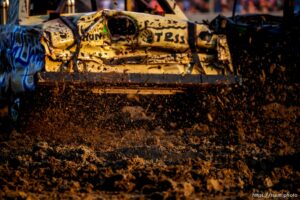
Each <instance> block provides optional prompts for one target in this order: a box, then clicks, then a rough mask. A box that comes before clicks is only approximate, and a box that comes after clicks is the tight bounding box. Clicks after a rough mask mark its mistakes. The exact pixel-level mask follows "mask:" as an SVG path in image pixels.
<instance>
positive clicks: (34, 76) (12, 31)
mask: <svg viewBox="0 0 300 200" xmlns="http://www.w3.org/2000/svg"><path fill="white" fill-rule="evenodd" d="M155 2H156V4H155V5H151V4H149V3H147V2H145V1H142V0H136V1H129V0H128V1H126V4H125V5H126V10H127V11H119V10H98V9H97V4H96V1H92V5H93V6H92V8H94V10H95V11H93V12H88V13H87V12H85V13H74V11H75V9H76V7H75V8H74V5H76V1H75V2H74V1H64V0H63V1H61V2H60V4H59V6H58V8H57V9H56V12H53V13H50V15H44V16H30V12H29V13H28V10H29V9H28V8H27V6H28V5H27V4H28V1H25V0H24V1H22V0H20V1H17V0H10V3H9V9H8V10H7V11H6V12H7V13H8V17H7V21H6V25H2V26H1V28H0V34H1V41H0V51H1V62H0V69H1V71H0V84H1V85H0V88H1V98H3V97H6V96H7V94H12V95H17V94H19V93H22V92H26V91H32V90H34V89H35V88H36V86H39V85H49V86H54V85H59V84H65V85H68V84H73V85H74V84H75V85H89V86H91V87H90V88H92V89H93V90H94V91H98V92H103V93H110V92H112V93H113V92H117V93H118V92H124V91H125V92H126V91H133V90H135V92H137V93H151V94H152V93H176V92H180V91H181V89H182V88H185V87H189V86H196V85H201V84H205V83H220V82H228V83H230V82H234V81H235V75H236V74H235V73H234V69H233V66H232V61H231V55H230V51H229V48H228V44H227V39H226V36H225V35H223V34H214V33H213V32H212V31H211V30H210V29H209V27H208V25H205V24H197V23H194V22H190V21H188V20H187V19H186V17H185V15H184V14H183V13H182V11H181V10H180V8H179V7H178V6H177V5H176V3H175V2H174V1H173V0H163V1H155ZM74 3H75V4H74ZM22 11H23V13H22ZM65 11H67V13H65V14H62V13H64V12H65ZM3 21H4V20H3ZM124 88H125V90H123V89H124ZM148 88H151V90H148ZM126 89H127V90H126Z"/></svg>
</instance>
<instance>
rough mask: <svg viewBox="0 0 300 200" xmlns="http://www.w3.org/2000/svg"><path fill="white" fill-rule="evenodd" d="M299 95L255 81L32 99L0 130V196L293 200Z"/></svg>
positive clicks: (298, 177)
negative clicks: (157, 92)
mask: <svg viewBox="0 0 300 200" xmlns="http://www.w3.org/2000/svg"><path fill="white" fill-rule="evenodd" d="M258 83H259V84H258ZM299 93H300V87H299V84H279V83H276V84H275V83H274V82H272V81H266V80H264V79H259V80H255V81H252V80H251V81H250V80H248V81H247V80H246V81H245V83H244V84H243V85H242V86H227V87H224V88H212V89H208V90H205V91H202V92H199V93H198V95H177V96H173V97H171V96H170V97H168V96H167V97H166V96H165V97H151V96H148V97H138V96H132V97H130V98H127V97H126V96H121V95H118V96H105V95H102V96H97V95H93V94H89V93H82V92H78V91H77V92H74V91H66V92H65V93H64V94H58V95H56V96H49V94H48V95H47V94H45V93H42V92H41V93H39V92H37V94H36V95H34V96H33V97H31V98H30V99H29V100H28V102H27V106H26V107H25V108H24V113H25V114H24V115H23V116H22V119H21V122H22V123H21V124H20V125H19V128H18V129H16V130H13V131H12V132H11V133H8V132H7V131H5V130H4V129H3V130H1V134H0V147H1V148H0V197H1V198H7V199H16V198H19V199H48V198H52V199H61V198H71V199H97V198H100V199H101V198H103V199H107V198H116V199H126V198H130V199H139V198H143V197H146V198H151V199H166V198H169V197H170V198H188V199H196V198H199V199H201V198H211V199H215V198H216V197H219V198H222V197H224V196H226V197H231V198H239V197H241V198H243V199H244V198H245V199H251V198H253V197H254V196H253V195H257V194H262V193H266V192H268V193H271V194H298V195H300V184H299V183H300V171H299V164H298V163H297V162H296V161H297V160H299V159H300V157H299V155H300V154H299V144H300V142H299V113H300V107H299ZM30 102H35V103H34V104H32V103H30ZM1 123H2V124H1V126H2V127H3V126H5V124H4V122H3V121H1Z"/></svg>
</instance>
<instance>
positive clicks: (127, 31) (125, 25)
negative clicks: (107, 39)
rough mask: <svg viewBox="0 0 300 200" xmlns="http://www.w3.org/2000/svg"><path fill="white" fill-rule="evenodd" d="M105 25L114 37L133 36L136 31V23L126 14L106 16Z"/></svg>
mask: <svg viewBox="0 0 300 200" xmlns="http://www.w3.org/2000/svg"><path fill="white" fill-rule="evenodd" d="M107 27H108V29H109V33H110V35H111V36H112V37H113V38H114V39H118V38H124V37H128V36H135V35H136V32H137V28H136V23H135V22H134V20H133V19H131V18H129V17H128V16H114V17H111V18H108V20H107Z"/></svg>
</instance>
